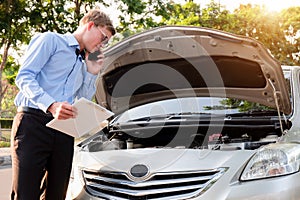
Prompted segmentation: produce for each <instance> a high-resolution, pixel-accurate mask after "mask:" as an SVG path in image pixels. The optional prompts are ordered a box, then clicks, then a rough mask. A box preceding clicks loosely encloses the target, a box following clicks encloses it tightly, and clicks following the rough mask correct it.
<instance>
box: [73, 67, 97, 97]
mask: <svg viewBox="0 0 300 200" xmlns="http://www.w3.org/2000/svg"><path fill="white" fill-rule="evenodd" d="M82 67H83V68H82V70H83V75H84V78H83V83H82V86H81V88H80V89H79V91H78V94H77V96H78V97H79V98H80V97H85V98H87V99H89V100H91V99H92V98H93V96H94V94H95V92H96V85H95V84H96V79H97V75H94V74H91V73H89V72H88V71H87V66H86V64H85V63H83V66H82Z"/></svg>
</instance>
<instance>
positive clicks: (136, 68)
mask: <svg viewBox="0 0 300 200" xmlns="http://www.w3.org/2000/svg"><path fill="white" fill-rule="evenodd" d="M104 53H105V56H106V58H105V61H104V65H105V67H104V69H103V71H102V72H101V74H100V75H99V77H98V80H97V91H96V100H97V102H98V103H99V104H101V105H102V106H105V107H107V108H108V109H110V110H112V111H113V112H114V113H116V114H119V113H121V112H123V111H125V110H127V109H129V108H132V107H136V106H138V105H142V104H145V103H150V102H154V101H158V100H163V99H170V98H179V97H196V96H211V97H214V96H215V97H229V98H237V99H243V100H247V101H251V102H257V103H260V104H264V105H266V106H270V107H273V108H276V104H277V105H278V107H279V109H280V111H282V112H284V113H286V114H288V113H290V112H291V106H290V101H289V93H288V89H287V86H286V82H285V79H284V76H283V73H282V69H281V66H280V63H279V62H277V61H276V60H275V59H274V58H273V57H272V56H271V55H270V53H269V52H268V51H267V50H266V48H265V47H264V46H263V45H262V44H260V43H259V42H257V41H256V40H253V39H251V38H247V37H243V36H238V35H233V34H229V33H225V32H221V31H217V30H213V29H207V28H200V27H191V26H164V27H159V28H155V29H151V30H148V31H145V32H142V33H139V34H136V35H134V36H131V37H129V38H127V39H125V40H123V41H121V42H119V43H117V44H116V45H114V46H112V47H110V48H109V49H107V50H106V51H105V52H104Z"/></svg>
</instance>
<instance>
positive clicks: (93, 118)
mask: <svg viewBox="0 0 300 200" xmlns="http://www.w3.org/2000/svg"><path fill="white" fill-rule="evenodd" d="M73 106H75V107H76V108H77V116H76V118H71V119H66V120H58V119H53V120H51V121H50V122H49V123H47V124H46V126H48V127H51V128H53V129H56V130H59V131H61V132H64V133H66V134H68V135H71V136H73V137H75V138H79V137H81V136H83V135H85V134H87V133H89V131H91V130H94V129H96V128H97V127H100V124H101V122H103V121H104V120H106V119H108V118H109V117H111V116H113V115H114V113H113V112H111V111H109V110H107V109H105V108H104V107H102V106H100V105H98V104H96V103H94V102H92V101H89V100H87V99H85V98H80V99H79V100H77V101H75V103H74V104H73Z"/></svg>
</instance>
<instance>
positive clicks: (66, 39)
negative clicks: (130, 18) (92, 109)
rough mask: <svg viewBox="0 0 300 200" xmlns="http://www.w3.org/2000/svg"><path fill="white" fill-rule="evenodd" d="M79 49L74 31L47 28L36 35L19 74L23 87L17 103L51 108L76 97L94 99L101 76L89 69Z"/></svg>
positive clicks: (18, 82)
mask: <svg viewBox="0 0 300 200" xmlns="http://www.w3.org/2000/svg"><path fill="white" fill-rule="evenodd" d="M76 49H79V44H78V42H77V40H76V39H75V37H74V36H73V35H72V34H70V33H67V34H58V33H53V32H45V33H40V34H38V35H36V36H34V37H33V38H32V40H31V41H30V43H29V46H28V49H27V52H26V54H25V57H24V62H23V64H22V66H21V68H20V70H19V73H18V75H17V77H16V85H17V86H18V88H19V89H20V91H19V93H18V94H17V96H16V98H15V101H14V102H15V105H16V106H29V107H32V108H38V109H41V110H43V111H44V112H47V109H48V107H49V106H50V105H51V104H52V103H54V102H63V101H67V102H69V103H70V104H72V103H74V100H75V98H80V97H85V98H87V99H92V97H93V95H94V94H95V91H96V87H95V81H96V78H97V76H96V75H93V74H91V73H89V72H87V68H86V65H85V63H84V61H83V60H82V58H81V55H80V54H79V55H77V54H76V53H75V52H76Z"/></svg>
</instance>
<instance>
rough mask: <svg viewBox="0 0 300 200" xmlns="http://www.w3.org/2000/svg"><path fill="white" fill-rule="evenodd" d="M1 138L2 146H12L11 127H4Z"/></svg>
mask: <svg viewBox="0 0 300 200" xmlns="http://www.w3.org/2000/svg"><path fill="white" fill-rule="evenodd" d="M1 134H2V135H1V138H0V148H1V147H10V129H2V130H1Z"/></svg>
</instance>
